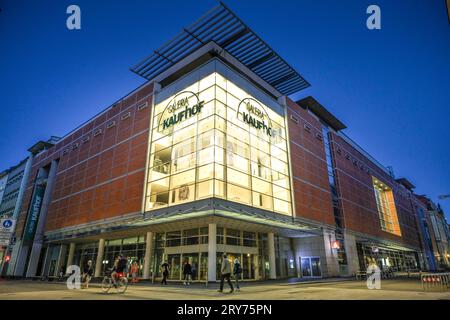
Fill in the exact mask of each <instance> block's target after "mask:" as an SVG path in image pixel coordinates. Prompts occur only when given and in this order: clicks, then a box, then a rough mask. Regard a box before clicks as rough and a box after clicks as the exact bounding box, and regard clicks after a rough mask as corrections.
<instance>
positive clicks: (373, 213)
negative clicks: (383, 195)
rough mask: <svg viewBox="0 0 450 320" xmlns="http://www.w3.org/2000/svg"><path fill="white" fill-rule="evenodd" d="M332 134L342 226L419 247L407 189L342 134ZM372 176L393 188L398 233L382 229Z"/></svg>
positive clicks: (413, 214) (331, 141) (413, 213)
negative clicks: (398, 226)
mask: <svg viewBox="0 0 450 320" xmlns="http://www.w3.org/2000/svg"><path fill="white" fill-rule="evenodd" d="M331 136H332V137H331V140H330V143H331V145H332V154H333V159H334V162H335V174H336V180H337V185H338V192H339V197H340V202H341V207H342V211H343V215H344V222H345V228H347V229H349V230H352V231H356V232H360V233H364V234H368V235H372V236H375V237H380V238H384V239H390V240H395V241H397V242H402V243H404V244H406V245H410V246H414V247H419V239H418V235H417V225H416V220H415V219H416V215H415V212H414V211H413V209H412V204H411V200H410V193H409V191H408V190H407V189H406V188H405V187H403V186H402V185H400V184H399V183H397V182H396V181H395V179H393V178H392V177H391V176H390V175H389V174H387V173H386V172H385V171H384V170H382V169H380V168H379V167H378V166H376V165H375V164H374V163H373V162H372V161H371V160H369V159H368V158H367V157H365V156H364V155H363V154H361V153H360V152H359V151H358V150H356V148H354V147H353V146H352V145H351V144H349V143H347V142H346V141H345V140H344V139H343V138H342V137H340V136H338V135H336V134H332V135H331ZM372 177H375V178H376V179H378V180H379V181H381V182H383V183H384V184H386V185H388V186H389V187H390V188H391V189H392V191H393V195H394V200H395V206H396V210H397V216H398V221H399V225H400V231H401V236H397V235H395V234H392V233H389V232H385V231H383V230H382V229H381V225H380V219H379V214H378V210H377V204H376V200H375V193H374V188H373V182H372Z"/></svg>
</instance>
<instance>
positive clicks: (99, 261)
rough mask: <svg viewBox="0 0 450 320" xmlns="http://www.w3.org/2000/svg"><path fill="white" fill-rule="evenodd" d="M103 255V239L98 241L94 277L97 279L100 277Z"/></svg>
mask: <svg viewBox="0 0 450 320" xmlns="http://www.w3.org/2000/svg"><path fill="white" fill-rule="evenodd" d="M104 254H105V239H100V240H99V241H98V251H97V259H96V260H95V273H94V277H96V278H99V277H101V275H102V267H103V256H104Z"/></svg>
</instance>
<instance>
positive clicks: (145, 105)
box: [137, 102, 148, 110]
mask: <svg viewBox="0 0 450 320" xmlns="http://www.w3.org/2000/svg"><path fill="white" fill-rule="evenodd" d="M147 106H148V102H144V103H141V104H140V105H138V107H137V109H138V110H142V109H144V108H146V107H147Z"/></svg>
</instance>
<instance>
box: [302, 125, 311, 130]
mask: <svg viewBox="0 0 450 320" xmlns="http://www.w3.org/2000/svg"><path fill="white" fill-rule="evenodd" d="M303 128H304V129H305V131H306V132H311V127H310V126H308V125H306V124H305V125H304V126H303Z"/></svg>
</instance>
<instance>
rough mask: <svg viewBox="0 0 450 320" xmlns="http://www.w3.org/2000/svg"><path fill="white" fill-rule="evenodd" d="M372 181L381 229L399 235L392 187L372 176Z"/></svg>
mask: <svg viewBox="0 0 450 320" xmlns="http://www.w3.org/2000/svg"><path fill="white" fill-rule="evenodd" d="M372 183H373V189H374V192H375V201H376V204H377V210H378V215H379V218H380V225H381V230H383V231H386V232H389V233H393V234H396V235H398V236H401V232H400V227H399V224H398V217H397V209H396V208H395V202H394V194H393V193H392V189H391V188H389V187H388V186H387V185H386V184H384V183H383V182H381V181H379V180H378V179H376V178H374V177H372Z"/></svg>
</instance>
